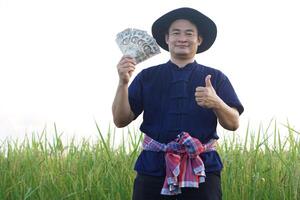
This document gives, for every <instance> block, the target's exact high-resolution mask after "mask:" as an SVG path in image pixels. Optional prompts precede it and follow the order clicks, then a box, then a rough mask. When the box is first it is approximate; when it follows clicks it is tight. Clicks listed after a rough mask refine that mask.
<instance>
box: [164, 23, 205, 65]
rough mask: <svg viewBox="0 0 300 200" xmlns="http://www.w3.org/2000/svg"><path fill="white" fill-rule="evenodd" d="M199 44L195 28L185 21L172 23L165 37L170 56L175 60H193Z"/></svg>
mask: <svg viewBox="0 0 300 200" xmlns="http://www.w3.org/2000/svg"><path fill="white" fill-rule="evenodd" d="M201 42H202V38H201V37H200V36H198V31H197V27H196V26H195V25H194V24H192V23H191V22H190V21H188V20H185V19H179V20H176V21H174V22H173V23H172V24H171V26H170V28H169V33H168V34H167V35H166V43H167V44H168V46H169V51H170V53H171V56H172V57H174V58H177V59H190V58H193V57H194V56H195V54H196V52H197V48H198V46H199V45H200V44H201Z"/></svg>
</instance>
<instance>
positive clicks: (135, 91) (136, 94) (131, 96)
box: [128, 73, 144, 119]
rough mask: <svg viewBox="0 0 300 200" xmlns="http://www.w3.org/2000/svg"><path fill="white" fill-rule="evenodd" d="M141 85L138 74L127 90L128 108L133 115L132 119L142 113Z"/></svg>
mask: <svg viewBox="0 0 300 200" xmlns="http://www.w3.org/2000/svg"><path fill="white" fill-rule="evenodd" d="M142 90H143V85H142V73H139V74H138V75H137V76H136V77H135V78H134V80H133V81H132V83H131V84H130V86H129V88H128V100H129V104H130V108H131V110H132V112H133V113H134V116H135V117H134V119H136V118H137V117H138V116H139V115H140V114H141V113H142V112H143V109H144V108H143V96H142V94H143V91H142Z"/></svg>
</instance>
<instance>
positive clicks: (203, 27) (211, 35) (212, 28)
mask: <svg viewBox="0 0 300 200" xmlns="http://www.w3.org/2000/svg"><path fill="white" fill-rule="evenodd" d="M178 19H186V20H189V21H190V22H192V23H193V24H194V25H195V26H196V27H197V30H198V34H199V35H201V37H202V39H203V41H202V43H201V45H199V46H198V49H197V53H201V52H204V51H206V50H208V49H209V48H210V47H211V46H212V45H213V43H214V42H215V40H216V37H217V26H216V24H215V23H214V22H213V21H212V20H211V19H210V18H208V17H207V16H205V15H204V14H202V13H201V12H199V11H197V10H195V9H192V8H186V7H185V8H179V9H176V10H172V11H170V12H168V13H166V14H165V15H163V16H161V17H160V18H158V19H157V20H156V21H155V22H154V23H153V25H152V35H153V37H154V38H155V40H156V42H157V44H158V45H159V46H160V47H161V48H163V49H164V50H166V51H169V47H168V44H167V43H166V39H165V35H166V34H167V33H168V31H169V27H170V25H171V24H172V22H174V21H175V20H178Z"/></svg>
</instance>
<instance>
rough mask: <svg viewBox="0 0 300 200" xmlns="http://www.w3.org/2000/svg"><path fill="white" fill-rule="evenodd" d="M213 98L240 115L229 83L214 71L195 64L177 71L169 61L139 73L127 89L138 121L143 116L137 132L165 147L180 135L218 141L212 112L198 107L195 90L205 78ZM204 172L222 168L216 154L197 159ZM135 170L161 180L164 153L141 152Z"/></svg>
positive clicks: (215, 118)
mask: <svg viewBox="0 0 300 200" xmlns="http://www.w3.org/2000/svg"><path fill="white" fill-rule="evenodd" d="M209 74H210V75H211V83H212V85H213V87H214V89H215V91H216V93H217V95H218V96H219V97H220V98H221V99H222V100H223V101H224V102H225V103H226V104H227V105H229V106H230V107H235V108H236V109H237V110H238V111H239V113H240V114H241V113H242V112H243V111H244V108H243V106H242V104H241V103H240V101H239V99H238V97H237V95H236V93H235V91H234V89H233V87H232V85H231V83H230V81H229V80H228V78H227V77H226V76H225V75H224V74H223V73H222V72H221V71H220V70H217V69H213V68H210V67H206V66H203V65H200V64H198V63H197V62H196V61H195V62H193V63H190V64H188V65H186V66H185V67H183V68H179V67H178V66H177V65H175V64H174V63H172V62H171V61H169V62H167V63H165V64H161V65H158V66H154V67H150V68H147V69H144V70H142V71H141V72H140V73H139V74H138V75H137V76H136V77H135V79H134V80H133V81H132V83H131V84H130V86H129V89H128V92H129V104H130V107H131V110H132V111H133V113H134V114H135V117H138V116H139V115H140V114H141V113H142V112H143V122H142V124H141V126H140V130H141V131H142V132H143V133H145V134H147V135H148V136H149V137H151V138H152V139H154V140H156V141H158V142H160V143H165V144H167V143H168V142H170V141H172V140H174V139H175V138H176V136H177V135H178V134H179V133H181V132H182V131H185V132H188V133H189V134H190V135H191V136H192V137H195V138H198V139H199V140H200V141H201V142H202V143H207V142H208V141H209V140H210V139H212V138H214V139H218V138H219V137H218V135H217V133H216V127H217V117H216V115H215V114H214V112H213V110H212V109H207V108H203V107H201V106H199V105H198V104H197V103H196V101H195V89H196V87H198V86H202V87H204V86H205V77H206V76H207V75H209ZM200 156H201V158H202V160H203V162H204V164H205V168H206V172H211V171H220V170H221V169H222V167H223V165H222V162H221V159H220V157H219V155H218V153H217V152H216V151H212V152H207V153H203V154H201V155H200ZM135 170H136V171H137V172H139V173H142V174H146V175H153V176H165V159H164V152H152V151H142V152H141V154H140V155H139V157H138V159H137V161H136V164H135Z"/></svg>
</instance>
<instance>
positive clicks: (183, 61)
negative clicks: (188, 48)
mask: <svg viewBox="0 0 300 200" xmlns="http://www.w3.org/2000/svg"><path fill="white" fill-rule="evenodd" d="M194 60H195V59H194V58H190V59H176V58H172V57H171V61H172V63H174V64H176V65H177V66H178V67H179V68H183V67H185V66H186V65H187V64H189V63H193V62H194Z"/></svg>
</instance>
